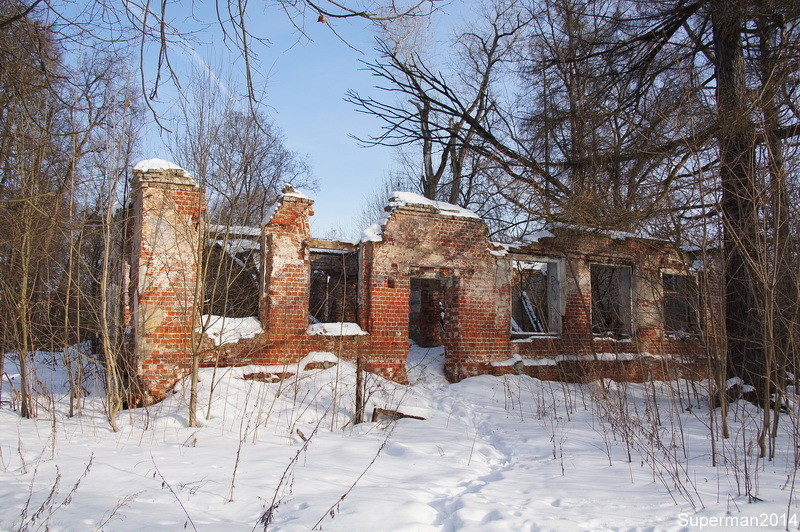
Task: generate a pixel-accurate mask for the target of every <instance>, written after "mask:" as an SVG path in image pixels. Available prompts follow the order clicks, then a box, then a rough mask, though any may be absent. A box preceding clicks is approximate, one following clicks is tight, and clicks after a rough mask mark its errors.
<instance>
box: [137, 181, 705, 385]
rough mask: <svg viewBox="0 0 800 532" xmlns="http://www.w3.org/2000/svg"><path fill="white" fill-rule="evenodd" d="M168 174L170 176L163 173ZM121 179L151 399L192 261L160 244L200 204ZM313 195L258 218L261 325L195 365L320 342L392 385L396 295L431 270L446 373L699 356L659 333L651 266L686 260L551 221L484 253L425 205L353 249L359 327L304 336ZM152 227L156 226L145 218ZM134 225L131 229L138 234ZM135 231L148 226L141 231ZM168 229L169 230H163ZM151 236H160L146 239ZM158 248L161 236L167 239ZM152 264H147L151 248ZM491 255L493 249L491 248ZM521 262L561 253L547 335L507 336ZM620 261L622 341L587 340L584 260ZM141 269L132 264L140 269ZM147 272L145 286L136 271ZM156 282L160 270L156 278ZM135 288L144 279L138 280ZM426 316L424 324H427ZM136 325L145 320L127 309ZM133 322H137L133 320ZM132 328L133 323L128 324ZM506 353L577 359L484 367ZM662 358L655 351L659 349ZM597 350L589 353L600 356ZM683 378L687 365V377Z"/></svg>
mask: <svg viewBox="0 0 800 532" xmlns="http://www.w3.org/2000/svg"><path fill="white" fill-rule="evenodd" d="M172 177H173V178H174V177H175V176H172ZM139 183H140V186H139V187H138V188H135V196H134V197H135V199H134V212H136V211H137V209H138V211H139V212H141V215H140V216H139V220H138V221H137V222H136V227H137V228H138V229H136V230H135V231H134V232H135V233H136V231H138V233H137V235H138V237H137V238H138V240H137V241H138V242H140V245H138V247H136V253H138V255H137V257H136V258H137V259H138V262H137V261H133V266H134V267H133V270H132V275H133V277H134V278H138V279H141V280H143V281H142V283H143V284H142V286H132V291H133V292H135V293H136V294H137V297H138V302H139V304H140V305H142V304H144V305H145V306H146V307H148V308H150V307H153V306H155V307H157V308H158V312H160V313H161V315H162V318H163V319H161V321H160V322H159V325H158V326H157V327H156V328H154V329H152V328H151V329H152V330H149V329H148V330H147V331H145V332H144V333H143V334H142V335H140V336H142V337H143V341H142V342H140V349H139V352H140V360H139V366H138V371H139V373H140V375H141V376H142V381H143V382H145V384H146V387H147V389H148V390H149V392H150V393H151V394H152V395H154V396H158V394H159V393H163V392H164V391H166V389H167V388H168V387H169V386H171V385H172V383H174V381H175V380H176V379H177V378H178V377H180V376H182V375H183V374H185V373H186V370H187V368H188V364H189V360H190V356H189V355H188V353H189V348H188V342H189V341H190V340H191V326H190V325H189V324H190V322H191V320H192V319H193V318H194V317H196V315H195V310H194V309H193V307H192V304H191V303H192V296H193V291H192V290H193V286H194V282H195V273H194V271H195V270H194V269H195V267H196V263H195V262H192V260H187V259H186V258H185V257H183V256H182V255H181V254H177V255H176V254H175V253H171V252H169V249H167V250H166V253H165V250H164V249H163V248H164V246H165V245H167V244H169V242H171V241H170V238H172V239H173V240H176V239H179V237H178V236H176V235H179V234H183V233H181V232H182V231H185V232H186V234H187V235H190V234H191V235H194V236H191V237H188V236H187V238H189V240H191V238H195V239H196V237H197V235H196V233H191V231H192V230H194V231H195V232H196V231H197V229H198V219H199V216H200V213H201V211H202V202H201V192H200V191H199V189H197V188H196V187H193V186H190V185H189V184H187V183H180V182H178V180H176V179H172V180H166V181H165V182H163V183H162V182H158V180H156V179H151V180H150V181H148V180H147V179H142V178H141V177H140V178H139ZM312 205H313V201H312V200H310V199H308V198H306V197H304V196H302V195H299V194H295V193H294V192H293V191H292V192H290V193H289V194H286V195H284V196H282V198H281V199H280V200H279V203H278V206H277V208H276V211H275V213H274V215H273V216H272V219H271V220H270V221H269V222H268V223H267V224H266V226H265V227H264V234H263V247H264V254H263V255H264V267H263V268H262V280H261V294H260V306H259V317H260V319H261V322H262V324H263V327H264V329H265V331H264V333H262V334H260V335H258V336H257V337H256V338H252V339H248V340H242V341H240V342H238V343H236V344H232V345H225V346H221V347H219V348H214V347H213V346H211V345H210V343H209V342H207V343H206V344H205V346H204V347H205V348H207V350H206V353H205V355H204V357H203V363H204V364H206V365H210V364H222V365H244V364H263V365H286V366H287V367H291V366H292V365H293V364H296V363H297V362H298V361H299V360H300V359H302V358H303V357H305V356H306V355H307V354H308V353H309V352H311V351H330V352H333V353H335V354H337V355H340V356H344V357H355V356H362V357H365V358H366V360H367V369H368V370H370V371H373V372H376V373H378V374H380V375H383V376H385V377H387V378H390V379H393V380H396V381H398V382H406V374H405V363H406V356H407V353H408V330H409V297H410V289H411V280H412V279H414V278H420V279H434V280H436V281H437V283H438V286H439V287H440V288H441V290H442V300H443V302H444V306H445V318H444V332H443V334H442V342H443V344H444V346H445V369H446V372H447V374H448V376H449V378H451V379H453V380H459V379H462V378H465V377H468V376H472V375H477V374H483V373H491V374H503V373H509V372H525V373H528V374H531V375H534V376H539V377H543V378H560V379H572V380H580V379H585V378H589V377H597V376H601V375H602V376H616V377H618V378H625V379H628V380H638V379H641V378H648V376H650V377H653V378H662V377H664V378H665V377H668V376H670V375H673V376H674V375H675V374H677V373H676V372H678V371H682V370H681V369H680V368H678V369H676V367H675V363H673V362H671V361H670V360H672V358H671V357H675V358H682V357H686V358H687V362H685V363H679V364H678V365H679V366H680V364H683V366H686V367H687V368H690V369H688V370H686V371H687V372H688V373H692V372H695V371H696V370H697V369H698V368H699V367H701V366H704V364H705V363H704V362H702V363H701V362H694V361H695V360H700V359H699V358H698V357H702V355H704V354H705V352H706V351H705V349H704V348H703V345H702V343H701V342H699V341H698V340H697V339H685V340H678V339H674V338H667V337H665V335H664V330H663V325H662V323H663V320H661V318H660V317H659V312H660V310H661V306H662V305H663V302H662V299H661V292H660V290H661V288H660V272H661V271H662V269H664V268H670V269H672V270H675V269H680V268H683V269H685V266H686V260H687V259H686V257H685V256H684V255H683V254H681V253H680V252H677V251H675V250H674V249H671V248H670V246H669V245H668V244H667V243H665V242H660V241H655V240H647V239H638V238H611V237H610V236H607V235H603V234H597V233H591V232H587V231H585V230H576V229H569V228H561V229H558V230H556V231H555V233H556V234H555V237H554V238H543V239H541V240H540V241H539V242H533V243H529V244H527V245H525V246H522V247H517V248H512V249H510V250H509V253H508V254H507V255H505V256H496V255H495V254H493V253H492V252H491V251H490V249H496V248H495V247H494V246H493V245H492V244H491V243H490V242H489V241H488V235H487V233H488V231H487V228H486V225H485V224H484V223H483V221H481V220H480V219H477V218H472V217H468V216H452V215H445V214H442V213H440V212H438V211H437V209H436V208H434V207H432V206H427V205H415V204H407V205H402V206H395V208H394V209H393V211H392V212H391V215H390V216H389V218H388V220H387V221H386V223H385V224H384V226H383V235H382V240H380V241H376V242H365V243H363V244H362V245H361V246H360V257H359V260H360V275H359V281H358V282H359V286H358V299H359V308H358V322H359V325H360V326H361V327H362V329H363V330H364V331H366V332H367V333H368V334H367V335H363V336H345V337H342V338H338V337H331V336H309V335H308V334H307V332H306V329H307V326H308V299H309V280H310V250H311V246H310V241H311V237H310V232H309V216H311V215H312V214H313V212H312ZM159 216H161V217H162V218H164V217H166V218H168V219H170V220H172V221H171V223H170V224H167V225H173V226H175V227H176V228H178V227H181V228H183V227H184V226H185V228H184V229H180V231H178V230H176V231H174V232H173V233H174V234H172V233H169V234H167V235H166V238H164V235H162V236H161V237H158V235H157V233H158V231H155V232H153V231H154V230H152V229H151V230H147V228H148V227H153V220H157V219H158V218H159ZM156 225H157V224H156ZM143 228H144V229H143ZM148 231H149V232H148ZM170 235H172V236H170ZM159 238H161V240H159ZM167 247H168V245H167ZM162 254H163V255H164V256H165V257H166V258H161V259H158V261H156V262H158V264H159V265H158V266H155V264H156V262H154V261H155V259H154V257H157V256H160V255H162ZM500 255H501V254H500ZM526 258H528V259H530V258H537V259H541V258H546V259H548V260H559V259H563V260H564V263H565V266H566V267H565V270H566V275H565V276H564V278H562V279H561V283H562V286H563V298H564V304H563V310H564V312H563V321H562V331H561V334H559V335H550V336H534V337H531V338H528V339H526V340H524V341H511V326H510V324H511V278H512V275H511V265H512V260H515V259H516V260H525V259H526ZM593 263H603V264H617V265H628V266H630V267H631V271H632V280H631V284H632V287H633V295H632V297H633V301H632V308H633V311H632V318H631V319H632V322H633V327H634V334H633V335H632V336H631V338H630V339H625V340H614V339H610V338H595V337H593V335H592V332H591V311H590V308H591V307H590V305H591V284H590V277H591V276H590V265H591V264H593ZM143 267H145V269H146V270H147V272H146V273H144V274H143V273H142V271H141V269H142V268H143ZM148 276H150V277H152V278H153V279H157V282H152V281H151V280H150V277H148ZM164 279H169V282H165V281H164ZM148 283H150V284H151V285H152V288H151V287H148V286H145V285H147V284H148ZM435 314H437V313H433V314H431V317H430V319H431V320H433V319H437V316H436V315H435ZM139 323H140V325H139V328H140V329H142V327H143V324H146V320H144V319H143V318H142V317H141V316H140V318H139ZM145 329H146V327H145ZM142 330H143V329H142ZM608 353H649V354H651V355H655V357H654V358H653V357H651V358H646V359H642V360H641V361H636V362H635V363H626V362H614V361H612V362H606V361H600V362H598V361H594V362H587V361H586V359H587V357H588V358H592V357H593V356H594V355H596V354H602V355H603V357H606V358H607V354H608ZM513 355H518V356H519V357H522V358H525V359H534V360H535V359H542V358H555V357H557V356H559V355H566V356H568V357H569V356H572V357H573V358H574V357H582V358H581V360H579V361H575V360H573V361H568V362H562V363H561V364H559V365H557V366H533V365H530V364H529V365H528V366H525V365H524V364H518V365H517V366H498V365H496V364H494V365H493V364H492V363H493V362H494V363H497V362H501V361H506V360H508V359H509V358H510V357H512V356H513ZM662 355H668V356H667V357H665V358H663V359H662V358H659V357H660V356H662ZM603 357H601V358H603ZM692 374H693V373H692Z"/></svg>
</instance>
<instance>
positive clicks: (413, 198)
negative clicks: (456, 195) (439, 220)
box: [387, 190, 480, 219]
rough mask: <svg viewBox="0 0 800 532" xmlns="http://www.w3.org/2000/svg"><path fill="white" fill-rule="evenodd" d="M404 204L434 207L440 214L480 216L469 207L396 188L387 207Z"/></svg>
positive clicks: (464, 216) (462, 216) (465, 216)
mask: <svg viewBox="0 0 800 532" xmlns="http://www.w3.org/2000/svg"><path fill="white" fill-rule="evenodd" d="M405 205H427V206H430V207H433V208H434V209H436V211H437V214H440V215H442V216H459V217H461V218H478V219H480V216H478V215H477V214H475V213H474V212H472V211H471V210H469V209H465V208H463V207H459V206H458V205H453V204H452V203H446V202H444V201H435V200H432V199H428V198H426V197H425V196H420V195H419V194H414V193H413V192H401V191H399V190H396V191H394V192H392V194H391V195H390V196H389V203H388V204H387V207H391V208H397V207H403V206H405Z"/></svg>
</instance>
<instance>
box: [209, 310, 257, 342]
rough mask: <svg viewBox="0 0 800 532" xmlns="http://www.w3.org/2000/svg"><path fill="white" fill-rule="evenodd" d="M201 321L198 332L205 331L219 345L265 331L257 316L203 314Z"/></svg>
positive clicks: (251, 336)
mask: <svg viewBox="0 0 800 532" xmlns="http://www.w3.org/2000/svg"><path fill="white" fill-rule="evenodd" d="M201 322H202V324H203V326H202V327H199V328H198V329H197V332H198V333H202V332H205V333H206V336H208V337H209V338H211V339H212V340H213V341H214V345H217V346H219V345H224V344H230V343H234V342H238V341H239V340H242V339H244V338H254V337H255V336H256V335H258V334H260V333H262V332H264V330H263V329H262V327H261V322H260V321H259V320H258V318H257V317H256V316H249V317H247V318H227V317H225V316H214V315H212V314H203V316H201Z"/></svg>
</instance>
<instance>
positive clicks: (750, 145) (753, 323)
mask: <svg viewBox="0 0 800 532" xmlns="http://www.w3.org/2000/svg"><path fill="white" fill-rule="evenodd" d="M710 7H711V17H712V23H713V28H714V31H713V35H714V50H715V54H716V79H717V117H718V125H719V133H718V135H717V140H718V143H719V159H720V184H721V187H722V214H723V220H724V237H723V240H724V246H725V307H726V317H725V326H726V333H727V337H728V359H729V361H730V364H729V368H730V369H731V371H732V372H733V374H734V375H737V376H739V377H741V378H743V379H744V380H745V381H746V382H749V383H751V384H753V385H755V386H756V387H762V386H764V385H765V384H766V382H765V379H764V369H765V368H764V357H763V342H762V331H761V325H760V324H761V320H760V317H759V300H760V298H759V297H758V285H757V279H756V277H755V272H754V268H753V265H754V264H756V263H759V262H761V261H758V260H757V258H758V255H757V254H758V253H759V250H758V246H757V235H758V230H759V227H758V216H757V202H756V187H755V144H754V141H755V139H754V136H755V133H754V127H753V122H752V119H751V115H750V109H749V106H748V100H747V87H746V84H745V68H744V67H745V65H744V57H743V53H742V47H741V39H742V31H743V24H744V22H743V21H744V7H743V2H742V1H740V0H734V1H726V0H712V1H711V3H710Z"/></svg>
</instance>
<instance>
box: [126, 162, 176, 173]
mask: <svg viewBox="0 0 800 532" xmlns="http://www.w3.org/2000/svg"><path fill="white" fill-rule="evenodd" d="M133 169H134V170H136V171H139V172H149V171H151V170H183V168H181V167H180V166H178V165H177V164H175V163H171V162H169V161H167V160H164V159H145V160H143V161H139V162H138V163H136V165H135V166H134V167H133Z"/></svg>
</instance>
